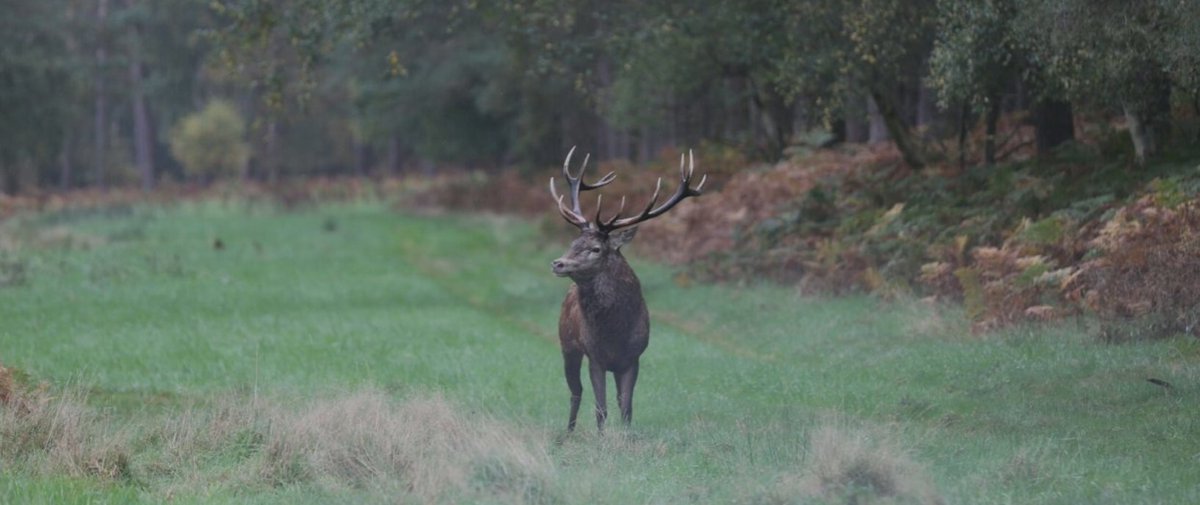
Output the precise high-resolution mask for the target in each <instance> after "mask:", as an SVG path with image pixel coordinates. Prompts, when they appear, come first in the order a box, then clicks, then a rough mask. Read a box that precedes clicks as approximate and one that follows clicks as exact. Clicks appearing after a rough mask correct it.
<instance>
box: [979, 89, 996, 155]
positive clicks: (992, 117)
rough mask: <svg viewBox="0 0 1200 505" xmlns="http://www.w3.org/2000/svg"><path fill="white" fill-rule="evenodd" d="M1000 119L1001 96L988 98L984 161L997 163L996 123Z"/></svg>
mask: <svg viewBox="0 0 1200 505" xmlns="http://www.w3.org/2000/svg"><path fill="white" fill-rule="evenodd" d="M999 121H1000V96H999V95H996V96H992V97H989V98H988V111H987V117H986V119H985V120H984V132H985V135H984V137H983V163H984V164H985V165H988V166H991V165H995V164H996V123H998V122H999Z"/></svg>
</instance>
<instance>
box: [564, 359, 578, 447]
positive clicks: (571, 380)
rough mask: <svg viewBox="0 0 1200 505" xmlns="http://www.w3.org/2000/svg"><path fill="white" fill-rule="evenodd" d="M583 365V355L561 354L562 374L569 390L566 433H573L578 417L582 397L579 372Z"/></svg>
mask: <svg viewBox="0 0 1200 505" xmlns="http://www.w3.org/2000/svg"><path fill="white" fill-rule="evenodd" d="M582 364H583V353H579V352H570V353H567V352H564V353H563V374H565V375H566V376H567V389H570V390H571V417H570V418H568V420H567V432H571V431H575V418H576V417H577V416H578V415H579V399H580V397H582V396H583V383H582V382H581V381H580V380H579V372H580V368H582V367H581V365H582Z"/></svg>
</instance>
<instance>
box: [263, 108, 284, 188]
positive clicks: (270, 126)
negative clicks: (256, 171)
mask: <svg viewBox="0 0 1200 505" xmlns="http://www.w3.org/2000/svg"><path fill="white" fill-rule="evenodd" d="M278 125H279V122H278V121H276V120H274V119H271V120H270V121H267V135H266V137H267V138H266V139H265V142H264V143H265V144H266V146H264V147H265V149H263V150H264V151H266V156H265V158H266V160H265V161H266V165H267V166H266V169H267V184H269V185H271V186H275V184H277V183H278V182H279V165H280V159H279V131H278V130H279V126H278Z"/></svg>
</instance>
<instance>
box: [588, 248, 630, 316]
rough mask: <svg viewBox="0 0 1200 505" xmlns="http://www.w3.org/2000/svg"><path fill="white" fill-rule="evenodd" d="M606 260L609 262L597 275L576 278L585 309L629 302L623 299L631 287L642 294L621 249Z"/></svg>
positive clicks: (602, 307)
mask: <svg viewBox="0 0 1200 505" xmlns="http://www.w3.org/2000/svg"><path fill="white" fill-rule="evenodd" d="M606 261H607V262H608V264H607V265H605V267H604V268H602V269H600V271H599V272H598V273H596V275H593V276H591V277H589V278H587V279H576V280H575V284H576V285H578V286H579V295H580V297H579V299H580V302H581V304H582V305H584V306H585V309H586V308H592V309H605V308H609V307H612V306H613V305H616V304H617V303H622V302H624V303H628V300H623V299H622V294H624V295H625V297H626V298H627V297H628V293H629V290H630V289H634V290H637V291H638V292H639V294H640V289H639V286H638V282H637V277H635V276H634V273H633V269H632V268H630V267H629V263H628V262H626V261H625V257H624V256H622V255H621V251H614V252H613V253H612V255H610V256H609V257H608V259H607V260H606ZM585 312H589V311H587V310H585Z"/></svg>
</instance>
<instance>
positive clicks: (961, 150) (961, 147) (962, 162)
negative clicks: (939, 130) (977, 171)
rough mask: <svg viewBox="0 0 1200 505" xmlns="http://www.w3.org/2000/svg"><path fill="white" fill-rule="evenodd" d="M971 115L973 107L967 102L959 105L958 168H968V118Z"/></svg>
mask: <svg viewBox="0 0 1200 505" xmlns="http://www.w3.org/2000/svg"><path fill="white" fill-rule="evenodd" d="M970 115H971V108H970V106H968V105H967V104H966V103H964V104H962V105H960V106H959V110H958V169H959V170H966V169H967V118H968V117H970Z"/></svg>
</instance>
